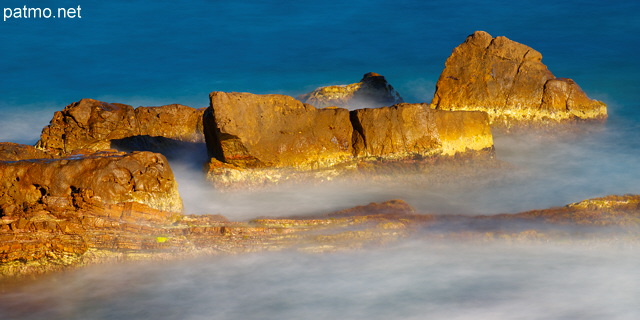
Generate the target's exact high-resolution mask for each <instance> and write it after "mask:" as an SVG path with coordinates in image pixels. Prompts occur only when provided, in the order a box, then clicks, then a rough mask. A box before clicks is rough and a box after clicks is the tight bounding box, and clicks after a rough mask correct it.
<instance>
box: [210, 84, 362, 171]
mask: <svg viewBox="0 0 640 320" xmlns="http://www.w3.org/2000/svg"><path fill="white" fill-rule="evenodd" d="M210 98H211V107H210V108H209V109H208V110H207V111H206V112H205V116H204V125H205V137H206V139H207V148H208V150H209V153H210V155H212V156H213V157H215V158H216V159H218V160H219V161H222V162H225V163H229V164H232V165H236V166H240V167H254V168H259V167H276V168H278V167H293V168H298V169H315V168H322V167H328V166H331V165H334V164H336V163H340V162H343V161H345V160H349V159H350V158H351V157H352V148H351V135H352V132H353V128H352V126H351V123H350V121H349V111H348V110H346V109H337V108H333V109H316V108H315V107H313V106H311V105H309V104H303V103H301V102H300V101H298V100H296V99H294V98H292V97H289V96H283V95H275V94H273V95H255V94H250V93H225V92H212V93H211V96H210Z"/></svg>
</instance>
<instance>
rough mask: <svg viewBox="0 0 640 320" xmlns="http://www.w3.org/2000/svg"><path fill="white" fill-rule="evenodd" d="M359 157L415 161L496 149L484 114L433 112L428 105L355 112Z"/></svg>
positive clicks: (404, 104) (409, 105) (354, 144)
mask: <svg viewBox="0 0 640 320" xmlns="http://www.w3.org/2000/svg"><path fill="white" fill-rule="evenodd" d="M351 119H352V122H353V124H354V129H355V132H354V140H353V148H354V153H355V155H356V156H358V157H379V158H385V159H412V158H416V157H417V158H420V157H427V156H441V155H455V154H456V153H464V152H466V151H479V150H485V149H489V150H493V137H492V135H491V129H490V127H489V121H488V118H487V116H486V114H485V113H482V112H452V111H443V110H432V109H430V108H429V106H428V105H426V104H408V103H402V104H398V105H394V106H391V107H383V108H375V109H369V108H366V109H358V110H354V111H351Z"/></svg>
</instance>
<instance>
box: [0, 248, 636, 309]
mask: <svg viewBox="0 0 640 320" xmlns="http://www.w3.org/2000/svg"><path fill="white" fill-rule="evenodd" d="M639 253H640V252H639V251H638V248H637V247H624V246H615V245H613V246H612V245H600V246H581V245H580V246H576V245H574V246H570V245H567V244H560V243H547V244H542V245H523V244H521V245H507V244H487V245H484V246H480V245H468V244H467V245H465V244H459V243H449V244H442V243H437V244H434V243H429V242H425V241H415V242H409V243H404V244H401V245H399V246H395V247H391V248H385V249H378V250H370V251H359V252H349V253H336V254H324V255H306V254H295V253H271V254H250V255H244V256H225V257H211V258H203V259H197V260H189V261H181V262H172V263H129V264H121V265H115V266H112V265H104V266H92V267H88V268H85V269H82V270H78V271H73V272H69V273H66V274H62V275H56V276H52V277H49V278H45V279H42V280H39V281H36V282H32V283H29V284H26V285H22V286H20V287H19V288H17V289H12V290H10V291H9V292H8V293H3V295H2V296H0V316H2V319H44V318H46V319H114V320H115V319H186V320H192V319H637V318H638V317H639V316H640V309H638V308H637V305H638V296H639V295H640V286H639V283H638V281H639V280H638V279H640V271H638V268H637V266H638V260H637V257H638V254H639Z"/></svg>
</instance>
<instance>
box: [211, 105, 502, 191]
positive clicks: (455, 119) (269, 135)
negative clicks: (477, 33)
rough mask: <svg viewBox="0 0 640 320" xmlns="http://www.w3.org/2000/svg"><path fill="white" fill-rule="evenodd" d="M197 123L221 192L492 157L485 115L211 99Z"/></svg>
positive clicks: (425, 108)
mask: <svg viewBox="0 0 640 320" xmlns="http://www.w3.org/2000/svg"><path fill="white" fill-rule="evenodd" d="M203 121H204V127H205V137H206V140H207V147H208V150H209V154H210V156H211V157H212V159H211V161H210V162H209V163H208V164H207V168H206V170H207V177H208V179H209V180H211V181H212V182H214V184H216V185H218V186H220V187H230V186H231V185H233V184H239V185H243V184H244V185H246V184H249V185H250V186H252V187H253V186H262V185H265V184H269V183H273V182H276V183H277V182H280V181H287V180H288V181H298V180H308V179H311V180H331V179H333V178H335V177H337V176H340V175H344V174H345V173H347V172H352V171H354V170H357V169H358V168H357V167H358V165H359V164H360V163H361V162H362V161H379V160H385V161H387V160H407V159H408V160H412V161H414V160H421V159H425V158H428V157H442V156H453V155H457V156H460V155H470V154H472V153H475V152H478V151H483V152H485V153H486V154H488V155H489V156H492V155H493V139H492V136H491V130H490V128H489V122H488V118H487V116H486V114H485V113H482V112H452V111H442V110H432V109H430V108H429V107H428V105H426V104H399V105H395V106H391V107H383V108H377V109H358V110H354V111H351V112H349V111H348V110H346V109H340V108H325V109H317V108H315V107H313V106H311V105H309V104H303V103H301V102H299V101H297V100H295V99H293V98H292V97H289V96H283V95H255V94H250V93H224V92H213V93H211V107H210V108H209V109H207V111H205V115H204V120H203Z"/></svg>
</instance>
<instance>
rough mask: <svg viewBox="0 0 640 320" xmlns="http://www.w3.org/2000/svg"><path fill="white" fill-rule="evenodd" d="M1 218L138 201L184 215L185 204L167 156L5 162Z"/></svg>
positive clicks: (136, 154)
mask: <svg viewBox="0 0 640 320" xmlns="http://www.w3.org/2000/svg"><path fill="white" fill-rule="evenodd" d="M0 173H2V180H1V181H0V215H1V216H3V217H10V216H13V215H19V214H24V213H25V212H26V213H33V214H36V213H37V212H39V211H43V210H46V211H70V210H71V211H72V210H75V209H77V208H80V207H83V206H86V205H89V206H101V205H104V204H118V203H124V202H139V203H142V204H145V205H147V206H149V207H150V208H153V209H156V210H165V211H174V212H180V211H181V210H182V200H181V199H180V196H179V194H178V186H177V183H176V181H175V179H174V177H173V172H172V171H171V168H170V167H169V164H168V162H167V160H166V159H165V157H164V156H162V155H161V154H155V153H151V152H134V153H131V154H126V153H114V152H99V153H95V154H91V155H74V156H70V157H66V158H61V159H53V160H50V159H40V160H25V161H15V162H0Z"/></svg>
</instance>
